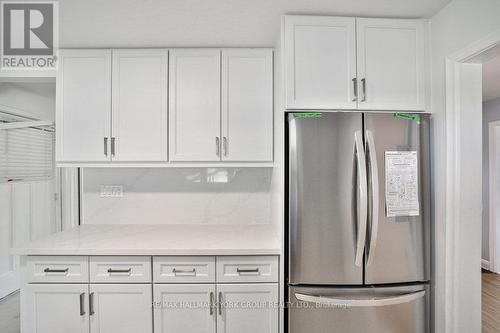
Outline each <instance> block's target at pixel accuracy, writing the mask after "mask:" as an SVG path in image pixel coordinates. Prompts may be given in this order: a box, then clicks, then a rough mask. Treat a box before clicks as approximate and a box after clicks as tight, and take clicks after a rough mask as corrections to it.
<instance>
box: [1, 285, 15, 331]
mask: <svg viewBox="0 0 500 333" xmlns="http://www.w3.org/2000/svg"><path fill="white" fill-rule="evenodd" d="M0 332H2V333H19V332H20V328H19V292H15V293H13V294H11V295H9V296H6V297H5V298H2V299H1V300H0Z"/></svg>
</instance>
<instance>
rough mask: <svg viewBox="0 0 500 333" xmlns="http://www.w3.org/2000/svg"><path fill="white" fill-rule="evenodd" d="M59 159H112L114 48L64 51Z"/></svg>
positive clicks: (60, 79)
mask: <svg viewBox="0 0 500 333" xmlns="http://www.w3.org/2000/svg"><path fill="white" fill-rule="evenodd" d="M56 99H57V107H56V110H57V111H56V142H57V147H56V160H57V161H58V162H106V161H110V159H111V154H110V130H111V127H110V126H111V125H110V121H111V50H61V51H59V70H58V73H57V98H56Z"/></svg>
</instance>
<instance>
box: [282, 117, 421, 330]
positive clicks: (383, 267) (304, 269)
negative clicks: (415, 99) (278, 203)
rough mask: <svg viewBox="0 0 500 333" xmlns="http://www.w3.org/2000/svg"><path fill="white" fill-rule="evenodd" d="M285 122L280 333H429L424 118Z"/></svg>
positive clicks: (322, 118) (309, 119)
mask: <svg viewBox="0 0 500 333" xmlns="http://www.w3.org/2000/svg"><path fill="white" fill-rule="evenodd" d="M287 117H288V126H287V130H288V195H289V200H288V236H287V237H288V252H287V255H288V276H287V282H288V301H289V302H290V305H289V308H288V331H289V332H290V333H327V332H328V333H336V332H338V333H360V332H368V331H369V332H371V333H403V332H404V333H417V332H418V333H424V332H425V333H427V332H429V331H430V318H429V314H430V311H429V304H430V302H429V300H430V287H429V285H430V214H429V213H430V199H429V194H430V189H429V186H430V185H429V184H430V174H429V173H430V161H429V118H428V116H427V115H417V114H403V113H361V112H323V113H317V112H296V113H289V114H288V115H287Z"/></svg>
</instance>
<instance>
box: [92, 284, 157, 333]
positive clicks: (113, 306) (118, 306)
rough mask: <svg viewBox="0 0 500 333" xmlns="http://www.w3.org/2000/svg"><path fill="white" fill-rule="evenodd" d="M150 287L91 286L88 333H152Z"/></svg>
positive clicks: (136, 285)
mask: <svg viewBox="0 0 500 333" xmlns="http://www.w3.org/2000/svg"><path fill="white" fill-rule="evenodd" d="M151 288H152V287H151V284H91V285H90V297H89V314H90V332H91V333H136V332H141V333H148V332H150V333H152V332H153V323H152V312H151V307H152V290H151Z"/></svg>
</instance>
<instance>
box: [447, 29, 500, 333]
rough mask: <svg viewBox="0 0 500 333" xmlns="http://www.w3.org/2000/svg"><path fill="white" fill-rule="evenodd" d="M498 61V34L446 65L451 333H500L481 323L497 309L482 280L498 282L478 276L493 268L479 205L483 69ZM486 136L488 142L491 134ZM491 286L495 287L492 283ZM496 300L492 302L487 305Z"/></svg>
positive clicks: (496, 326)
mask: <svg viewBox="0 0 500 333" xmlns="http://www.w3.org/2000/svg"><path fill="white" fill-rule="evenodd" d="M496 57H500V30H499V31H495V32H494V33H491V34H489V35H488V36H486V37H485V38H484V39H482V40H479V41H476V42H475V43H473V44H471V45H470V46H469V47H466V48H465V49H462V50H460V51H459V52H456V53H454V54H452V55H450V56H448V57H447V60H446V173H447V174H446V193H447V194H446V196H447V199H446V200H447V202H446V208H445V210H446V234H447V237H446V245H445V246H446V256H447V258H446V267H445V271H446V272H445V281H446V290H445V298H446V300H447V302H449V303H448V304H449V305H448V309H447V310H446V322H447V324H448V326H449V327H450V329H452V330H451V331H456V332H458V331H460V332H478V331H479V328H480V327H481V326H482V327H483V332H499V331H500V326H499V324H500V322H498V323H497V322H496V321H491V322H484V319H487V318H488V317H489V318H491V319H496V318H497V317H499V314H500V311H499V312H497V311H498V310H500V306H499V307H498V309H497V308H496V307H495V306H494V305H496V304H497V303H493V302H492V303H488V304H485V302H484V301H487V300H488V298H486V297H481V296H482V292H483V290H482V286H483V284H482V281H484V278H491V277H494V278H496V277H497V276H496V275H487V274H484V275H483V274H482V266H483V267H485V266H486V265H487V266H488V268H490V265H491V263H488V261H491V259H490V258H489V257H488V261H484V260H482V259H485V258H486V256H483V254H486V253H489V252H490V251H489V250H486V249H489V246H490V243H489V242H488V245H487V246H486V245H485V247H484V248H483V244H482V239H483V232H484V234H488V237H489V236H490V235H491V234H490V230H489V228H488V229H483V218H484V216H483V212H484V209H483V204H484V200H483V199H484V198H487V199H488V200H490V199H489V194H488V196H485V195H483V191H484V190H483V186H482V185H483V179H482V174H483V173H484V172H483V167H485V163H484V162H483V144H484V142H485V140H484V139H483V132H484V131H483V92H482V86H483V79H484V78H485V76H483V67H485V68H487V64H488V62H489V61H493V59H494V58H496ZM497 77H498V75H497ZM485 87H486V86H485ZM494 99H495V98H494ZM488 127H489V125H488ZM488 132H489V129H488ZM487 136H488V140H489V134H488V135H487ZM488 143H489V141H488ZM488 151H489V150H488ZM488 164H489V161H488ZM488 221H489V218H488ZM488 226H489V222H488ZM488 240H489V238H488ZM499 258H500V256H499ZM493 262H494V258H493ZM489 281H490V280H489V279H488V280H487V281H485V283H484V286H488V284H487V282H489ZM492 284H493V285H496V286H498V285H497V284H496V283H495V282H494V281H493V282H492ZM485 293H490V294H491V293H496V290H493V291H492V290H489V291H487V290H485ZM498 298H499V297H497V296H493V297H491V298H489V300H495V301H496V300H497V299H498ZM482 301H483V302H482ZM482 305H483V307H484V308H482ZM481 310H483V312H482V311H481ZM485 310H486V311H485ZM488 311H490V312H488ZM482 315H485V317H483V318H482ZM482 319H483V322H482Z"/></svg>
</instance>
